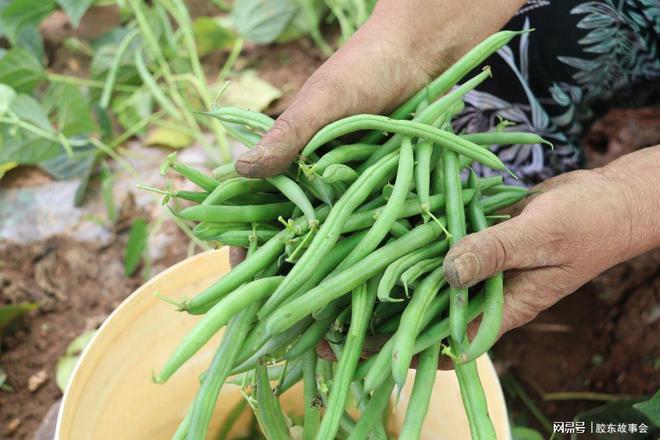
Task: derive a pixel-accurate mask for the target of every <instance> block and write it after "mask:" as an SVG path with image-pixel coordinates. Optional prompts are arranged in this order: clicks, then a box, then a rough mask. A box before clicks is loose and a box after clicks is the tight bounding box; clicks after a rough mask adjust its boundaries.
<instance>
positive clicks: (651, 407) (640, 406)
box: [633, 390, 660, 428]
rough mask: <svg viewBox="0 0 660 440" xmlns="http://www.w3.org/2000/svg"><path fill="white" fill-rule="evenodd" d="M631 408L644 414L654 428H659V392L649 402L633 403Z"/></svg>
mask: <svg viewBox="0 0 660 440" xmlns="http://www.w3.org/2000/svg"><path fill="white" fill-rule="evenodd" d="M633 408H635V409H636V410H637V411H639V412H641V413H642V414H644V415H645V416H646V417H648V419H649V420H650V421H652V422H653V423H654V424H655V426H657V427H658V428H660V390H658V391H657V392H656V393H655V395H654V396H653V397H651V398H650V399H649V400H647V401H645V402H639V403H635V404H634V405H633Z"/></svg>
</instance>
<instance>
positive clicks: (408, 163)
mask: <svg viewBox="0 0 660 440" xmlns="http://www.w3.org/2000/svg"><path fill="white" fill-rule="evenodd" d="M413 167H414V159H413V148H412V142H411V140H410V138H404V139H403V142H402V144H401V150H400V151H399V166H398V169H397V176H396V182H395V184H394V190H393V191H392V195H391V196H390V198H389V200H388V201H387V204H386V205H385V207H384V208H383V209H382V210H380V211H379V213H378V217H377V218H376V222H375V223H374V224H373V226H372V227H371V228H370V229H369V232H367V235H365V236H364V238H363V239H362V240H361V241H360V243H358V245H357V246H355V249H353V250H352V251H351V253H350V254H348V256H347V257H346V258H345V259H344V260H343V261H342V262H341V263H340V264H339V266H337V268H336V269H335V271H333V272H337V273H338V272H341V271H342V270H344V269H346V268H348V267H350V266H352V265H353V264H355V263H357V262H358V261H360V260H361V259H362V258H364V257H365V256H367V255H368V254H370V253H371V252H372V251H373V250H374V249H376V247H378V245H379V244H380V242H381V241H382V240H383V238H384V237H385V236H386V235H387V233H388V231H389V230H390V228H391V227H392V225H393V224H394V222H395V221H396V219H397V215H398V214H399V211H400V210H401V206H402V205H403V203H404V202H405V201H406V196H407V195H408V190H409V188H410V182H411V181H412V176H413ZM330 276H332V275H330Z"/></svg>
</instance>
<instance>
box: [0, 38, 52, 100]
mask: <svg viewBox="0 0 660 440" xmlns="http://www.w3.org/2000/svg"><path fill="white" fill-rule="evenodd" d="M45 78H46V72H45V70H44V68H43V66H42V65H41V63H40V62H39V60H37V59H36V58H35V57H34V55H32V54H31V53H30V52H29V51H27V50H26V49H24V48H22V47H14V48H13V49H11V50H10V51H8V52H7V53H5V55H4V56H3V57H2V58H0V83H2V84H6V85H8V86H10V87H13V88H14V90H16V91H17V92H18V93H30V92H32V90H34V88H35V87H36V86H37V84H39V82H40V81H41V80H43V79H45Z"/></svg>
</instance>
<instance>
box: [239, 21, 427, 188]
mask: <svg viewBox="0 0 660 440" xmlns="http://www.w3.org/2000/svg"><path fill="white" fill-rule="evenodd" d="M377 18H378V17H377ZM387 23H388V21H387V20H383V19H380V20H369V22H367V23H366V24H365V25H364V26H363V27H362V28H360V29H359V30H358V32H357V33H356V34H355V35H354V36H353V37H352V38H351V39H350V40H349V41H348V42H347V43H346V45H345V46H344V47H342V48H341V49H340V50H339V51H337V52H336V53H335V54H334V55H333V56H332V57H330V59H328V61H326V62H325V63H324V64H323V65H322V66H321V67H320V68H319V69H318V70H317V71H316V72H314V74H312V76H311V77H310V78H309V79H308V80H307V81H306V82H305V84H304V85H303V87H302V88H301V90H300V91H299V92H298V94H297V95H296V97H295V99H294V101H293V102H292V103H291V105H290V106H289V108H287V110H286V111H285V112H284V113H282V115H280V117H279V118H277V120H276V121H275V124H274V125H273V128H272V129H271V130H269V131H268V133H266V134H265V135H264V137H263V138H262V140H261V141H260V142H259V143H258V144H257V145H256V146H255V147H254V148H253V149H252V150H250V151H248V152H247V153H245V154H243V155H242V156H240V157H239V158H238V160H237V161H236V171H238V173H240V174H242V175H244V176H247V177H268V176H272V175H275V174H278V173H281V172H283V171H285V170H286V169H287V168H288V167H289V166H290V164H291V162H292V161H293V160H294V158H295V157H296V155H297V154H298V152H299V151H300V150H301V149H302V148H303V147H304V146H305V144H306V143H307V141H308V140H309V139H310V138H311V137H312V136H313V135H314V133H316V132H317V131H318V130H319V129H320V128H322V127H324V126H325V125H327V124H329V123H331V122H333V121H336V120H337V119H340V118H342V117H345V116H349V115H352V114H359V113H382V112H385V111H387V110H389V109H391V108H392V107H393V106H394V105H396V104H397V103H398V102H400V101H401V100H402V99H404V98H405V97H407V96H409V95H410V94H412V92H413V91H415V90H417V89H418V88H419V87H421V86H422V85H423V84H424V83H425V82H426V81H427V80H428V76H427V75H426V74H425V73H424V71H423V70H422V69H420V68H419V66H417V65H416V64H415V62H414V57H413V56H412V55H411V53H412V51H411V49H410V44H408V43H407V42H406V40H405V39H401V40H397V39H394V38H392V35H391V31H390V30H389V29H390V27H389V26H385V25H384V24H387ZM384 91H385V92H384Z"/></svg>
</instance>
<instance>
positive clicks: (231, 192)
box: [202, 177, 274, 205]
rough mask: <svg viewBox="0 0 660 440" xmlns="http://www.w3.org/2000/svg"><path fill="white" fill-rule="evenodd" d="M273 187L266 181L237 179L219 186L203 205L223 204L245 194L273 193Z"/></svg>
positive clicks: (245, 178) (229, 180)
mask: <svg viewBox="0 0 660 440" xmlns="http://www.w3.org/2000/svg"><path fill="white" fill-rule="evenodd" d="M273 189H274V187H273V185H272V184H271V183H269V182H268V181H266V180H264V179H248V178H247V177H235V178H232V179H228V180H226V181H224V182H222V183H220V185H218V186H217V187H216V188H215V189H214V190H213V191H212V192H211V193H209V195H208V197H207V198H206V199H205V200H204V202H203V203H202V204H203V205H219V204H221V203H222V202H224V201H226V200H229V199H233V198H234V197H238V196H241V195H244V194H253V193H258V192H262V191H272V190H273Z"/></svg>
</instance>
